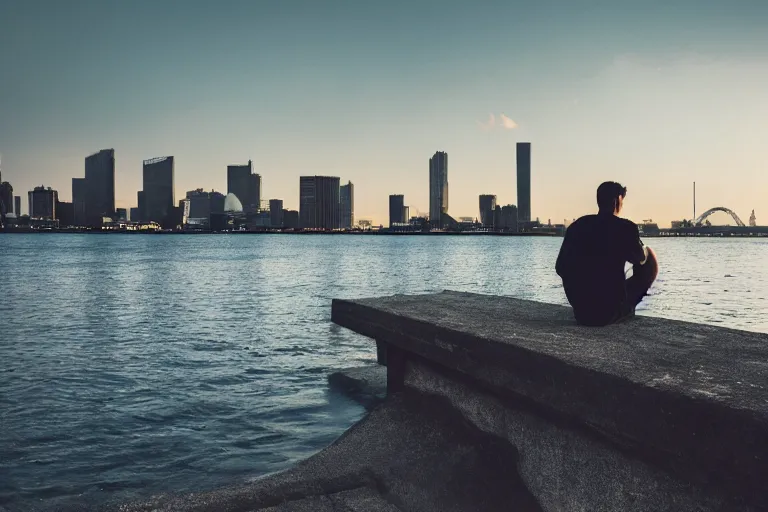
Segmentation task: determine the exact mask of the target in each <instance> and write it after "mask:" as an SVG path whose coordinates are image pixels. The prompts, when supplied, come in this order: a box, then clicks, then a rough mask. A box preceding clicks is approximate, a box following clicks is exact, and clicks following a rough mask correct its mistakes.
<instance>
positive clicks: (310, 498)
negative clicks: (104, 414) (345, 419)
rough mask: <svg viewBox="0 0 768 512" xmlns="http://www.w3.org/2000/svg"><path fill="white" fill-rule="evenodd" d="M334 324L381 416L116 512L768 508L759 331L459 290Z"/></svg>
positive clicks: (339, 310) (766, 356) (373, 303)
mask: <svg viewBox="0 0 768 512" xmlns="http://www.w3.org/2000/svg"><path fill="white" fill-rule="evenodd" d="M332 319H333V321H334V322H335V323H337V324H339V325H342V326H344V327H347V328H349V329H351V330H353V331H355V332H357V333H360V334H362V335H365V336H367V337H369V338H371V339H372V342H371V345H372V346H371V350H374V342H373V340H375V343H376V346H377V354H378V357H379V361H380V362H381V363H385V364H386V372H387V376H386V386H387V397H386V400H384V401H383V403H381V404H380V405H378V406H376V407H375V408H374V409H373V410H372V411H371V412H370V414H369V415H368V416H366V417H365V418H364V419H363V420H362V421H361V422H359V423H358V424H357V425H355V426H353V427H352V428H351V429H350V430H349V431H348V432H347V433H345V434H344V435H343V436H342V437H341V438H340V439H339V440H338V441H336V442H335V443H334V444H333V445H331V446H330V447H328V448H327V449H325V450H323V451H322V452H320V453H319V454H317V455H315V456H314V457H311V458H309V459H307V460H306V461H303V462H302V463H300V464H298V465H297V466H296V467H294V468H292V469H290V470H288V471H286V472H283V473H279V474H276V475H272V476H269V477H266V478H263V479H259V480H257V481H255V482H253V483H252V484H249V485H246V486H238V487H233V488H229V489H221V490H218V491H214V492H211V493H202V494H196V495H191V496H177V497H157V498H154V499H152V500H149V501H147V502H145V503H137V504H131V505H120V506H119V507H117V508H116V509H117V510H124V511H132V510H142V511H144V510H147V511H148V510H162V511H170V510H196V511H214V510H216V511H251V510H270V511H289V510H290V511H294V510H297V511H298V510H321V511H322V510H329V511H358V510H359V511H377V510H382V511H395V510H400V511H441V512H442V511H449V512H450V511H457V512H458V511H509V510H521V511H528V510H531V511H535V510H536V511H537V510H545V511H571V510H585V511H586V510H589V511H591V510H622V511H661V510H668V511H687V510H691V511H693V510H696V511H722V510H766V509H768V485H766V478H768V476H766V475H768V388H766V386H768V335H765V334H756V333H749V332H742V331H736V330H731V329H723V328H718V327H711V326H704V325H698V324H691V323H684V322H677V321H671V320H662V319H655V318H647V317H638V318H635V319H632V320H631V321H629V322H626V323H623V324H620V325H614V326H609V327H605V328H585V327H580V326H577V325H576V324H575V322H574V321H573V319H572V317H571V313H570V310H569V309H568V308H565V307H561V306H554V305H548V304H541V303H536V302H530V301H522V300H517V299H512V298H505V297H491V296H482V295H474V294H466V293H454V292H444V293H440V294H435V295H426V296H395V297H384V298H375V299H365V300H349V301H348V300H336V301H334V302H333V310H332ZM341 380H342V382H344V379H341ZM353 380H357V382H358V383H360V382H363V383H364V382H366V381H365V379H360V378H359V377H358V378H353ZM347 384H349V383H347ZM345 385H346V384H345Z"/></svg>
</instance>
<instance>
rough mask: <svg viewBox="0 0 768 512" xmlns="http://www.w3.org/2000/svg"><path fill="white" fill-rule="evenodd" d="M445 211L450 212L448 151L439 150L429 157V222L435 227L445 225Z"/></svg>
mask: <svg viewBox="0 0 768 512" xmlns="http://www.w3.org/2000/svg"><path fill="white" fill-rule="evenodd" d="M444 213H448V153H445V152H444V151H438V152H437V153H435V154H434V155H433V156H432V158H430V159H429V222H430V224H431V225H432V227H433V228H441V227H443V221H442V217H443V214H444Z"/></svg>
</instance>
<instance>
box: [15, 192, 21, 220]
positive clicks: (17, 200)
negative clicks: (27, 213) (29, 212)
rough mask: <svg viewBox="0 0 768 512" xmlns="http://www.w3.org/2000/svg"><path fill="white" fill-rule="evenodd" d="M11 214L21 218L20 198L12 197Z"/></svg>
mask: <svg viewBox="0 0 768 512" xmlns="http://www.w3.org/2000/svg"><path fill="white" fill-rule="evenodd" d="M13 213H15V214H16V217H21V196H14V198H13Z"/></svg>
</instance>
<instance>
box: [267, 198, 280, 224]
mask: <svg viewBox="0 0 768 512" xmlns="http://www.w3.org/2000/svg"><path fill="white" fill-rule="evenodd" d="M269 222H270V226H271V227H273V228H282V227H283V200H282V199H270V200H269Z"/></svg>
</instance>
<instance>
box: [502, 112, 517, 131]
mask: <svg viewBox="0 0 768 512" xmlns="http://www.w3.org/2000/svg"><path fill="white" fill-rule="evenodd" d="M499 123H500V124H501V127H502V128H504V129H505V130H514V129H515V128H517V123H516V122H514V121H513V120H512V119H510V118H509V117H507V116H505V115H504V114H501V115H500V116H499Z"/></svg>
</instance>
